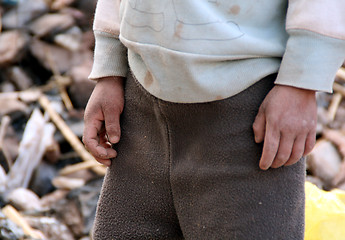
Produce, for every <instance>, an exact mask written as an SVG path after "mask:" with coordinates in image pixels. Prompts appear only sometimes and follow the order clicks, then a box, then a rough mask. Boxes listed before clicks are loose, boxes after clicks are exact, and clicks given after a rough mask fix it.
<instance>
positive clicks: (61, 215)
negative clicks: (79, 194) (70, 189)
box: [53, 199, 85, 238]
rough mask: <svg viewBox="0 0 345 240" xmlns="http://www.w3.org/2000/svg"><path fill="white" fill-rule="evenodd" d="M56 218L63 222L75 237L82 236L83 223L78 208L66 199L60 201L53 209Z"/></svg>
mask: <svg viewBox="0 0 345 240" xmlns="http://www.w3.org/2000/svg"><path fill="white" fill-rule="evenodd" d="M53 209H54V211H55V212H56V216H57V218H58V219H59V220H60V221H61V222H64V223H65V224H66V225H67V227H68V228H69V229H70V230H71V232H72V233H73V235H74V236H75V237H78V238H79V237H81V236H83V235H84V234H83V232H84V229H85V228H84V223H83V218H82V216H81V214H80V211H79V209H78V206H77V205H76V204H75V203H74V202H72V201H68V200H67V199H62V200H61V201H59V202H58V203H57V204H56V205H55V206H54V207H53Z"/></svg>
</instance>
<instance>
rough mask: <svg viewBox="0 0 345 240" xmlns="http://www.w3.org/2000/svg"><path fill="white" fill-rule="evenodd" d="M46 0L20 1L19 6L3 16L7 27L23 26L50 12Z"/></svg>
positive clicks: (3, 22)
mask: <svg viewBox="0 0 345 240" xmlns="http://www.w3.org/2000/svg"><path fill="white" fill-rule="evenodd" d="M48 10H49V7H48V5H47V2H46V1H45V0H25V1H18V5H17V7H15V8H13V9H11V10H9V11H7V12H6V14H5V15H4V17H3V20H2V24H3V27H4V28H6V29H14V28H23V27H24V26H25V25H26V24H27V23H29V22H30V21H31V20H32V19H34V18H36V17H38V16H40V15H42V14H44V13H46V12H48Z"/></svg>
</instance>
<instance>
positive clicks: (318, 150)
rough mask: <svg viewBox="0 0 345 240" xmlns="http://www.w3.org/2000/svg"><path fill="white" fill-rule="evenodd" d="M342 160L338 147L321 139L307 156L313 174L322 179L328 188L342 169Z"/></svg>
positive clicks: (308, 165) (309, 168) (308, 166)
mask: <svg viewBox="0 0 345 240" xmlns="http://www.w3.org/2000/svg"><path fill="white" fill-rule="evenodd" d="M341 161H342V158H341V156H340V154H339V153H338V151H337V149H336V147H335V146H334V145H333V144H332V143H331V142H329V141H327V140H320V141H318V142H317V144H316V145H315V147H314V149H313V151H312V152H311V153H310V154H309V155H308V156H307V168H308V170H309V171H310V172H311V173H312V175H313V176H315V177H317V178H319V179H321V180H322V181H323V182H324V185H325V188H326V189H328V188H330V187H331V186H332V180H333V179H334V177H335V176H336V175H337V174H338V172H339V170H340V166H341Z"/></svg>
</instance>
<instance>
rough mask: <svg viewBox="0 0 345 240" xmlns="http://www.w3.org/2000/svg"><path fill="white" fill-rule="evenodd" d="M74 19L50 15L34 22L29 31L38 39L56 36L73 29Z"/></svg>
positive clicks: (60, 15)
mask: <svg viewBox="0 0 345 240" xmlns="http://www.w3.org/2000/svg"><path fill="white" fill-rule="evenodd" d="M73 24H74V19H73V17H71V16H70V15H68V14H61V13H49V14H45V15H43V16H42V17H39V18H38V19H36V20H35V21H33V22H32V23H31V24H30V26H29V29H30V30H31V32H32V33H34V34H35V35H36V36H37V37H43V36H46V35H48V34H49V35H55V34H57V33H59V32H62V31H63V30H66V29H68V28H70V27H72V26H73Z"/></svg>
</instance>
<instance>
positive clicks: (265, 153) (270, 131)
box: [259, 124, 280, 170]
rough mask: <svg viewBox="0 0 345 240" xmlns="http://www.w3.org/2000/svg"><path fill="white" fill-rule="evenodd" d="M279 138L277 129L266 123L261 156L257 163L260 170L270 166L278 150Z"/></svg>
mask: <svg viewBox="0 0 345 240" xmlns="http://www.w3.org/2000/svg"><path fill="white" fill-rule="evenodd" d="M279 138H280V133H279V131H277V130H275V129H274V128H273V127H270V126H269V125H268V124H267V127H266V132H265V140H264V146H263V150H262V156H261V159H260V163H259V167H260V168H261V169H262V170H267V169H268V168H269V167H270V166H271V164H272V162H273V160H274V158H275V156H276V154H277V151H278V146H279Z"/></svg>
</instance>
